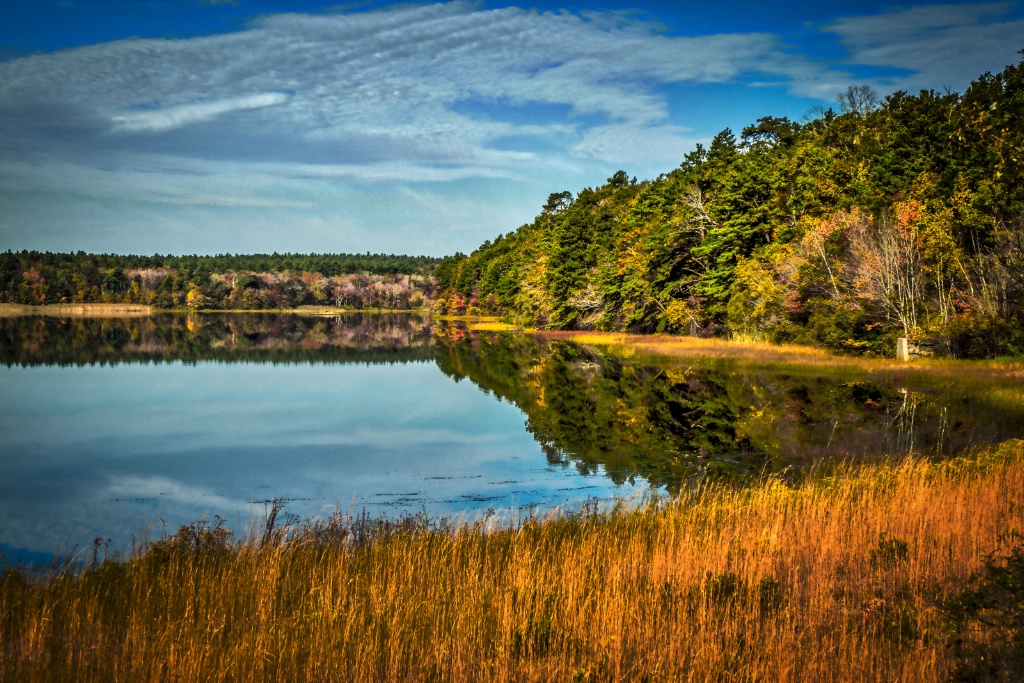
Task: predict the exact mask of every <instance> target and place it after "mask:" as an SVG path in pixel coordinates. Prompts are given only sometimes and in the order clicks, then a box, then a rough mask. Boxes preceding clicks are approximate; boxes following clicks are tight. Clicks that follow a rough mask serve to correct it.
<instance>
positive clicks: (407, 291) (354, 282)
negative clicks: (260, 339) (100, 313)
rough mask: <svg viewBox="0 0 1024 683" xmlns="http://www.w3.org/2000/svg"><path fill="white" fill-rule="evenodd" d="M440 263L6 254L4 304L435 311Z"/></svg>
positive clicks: (1, 267) (0, 276)
mask: <svg viewBox="0 0 1024 683" xmlns="http://www.w3.org/2000/svg"><path fill="white" fill-rule="evenodd" d="M439 261H440V259H438V258H436V257H430V256H396V255H394V254H369V253H367V254H277V253H274V254H248V255H241V254H236V255H230V254H220V255H215V256H198V255H191V256H161V255H159V254H156V255H153V256H133V255H117V254H87V253H85V252H82V251H79V252H76V253H51V252H38V251H21V252H13V251H7V252H4V253H2V254H0V302H7V303H19V304H28V305H35V304H59V303H125V304H147V305H151V306H156V307H161V308H191V309H204V308H216V309H246V310H260V309H282V308H295V307H296V306H303V305H335V306H341V307H344V308H355V309H362V308H390V309H409V308H419V307H423V306H429V305H431V303H432V300H431V296H432V294H433V291H434V280H433V277H432V275H431V273H432V271H433V269H434V267H435V265H436V264H437V263H438V262H439Z"/></svg>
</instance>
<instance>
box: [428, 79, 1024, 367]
mask: <svg viewBox="0 0 1024 683" xmlns="http://www.w3.org/2000/svg"><path fill="white" fill-rule="evenodd" d="M840 104H841V111H839V112H836V111H834V110H832V109H829V110H827V111H820V112H818V114H817V116H816V118H813V120H809V121H807V122H806V123H802V124H801V123H798V122H794V121H790V120H789V119H788V118H786V117H782V118H776V117H771V116H766V117H763V118H761V119H759V120H758V121H757V122H756V123H755V124H753V125H750V126H748V127H746V128H744V129H743V130H742V131H741V132H740V135H739V137H737V136H736V135H734V134H733V132H732V131H730V130H729V129H725V130H723V131H722V132H721V133H719V134H718V135H717V136H715V138H714V140H713V141H712V142H711V144H710V146H709V147H708V148H707V149H705V148H704V147H703V146H702V145H697V147H696V149H694V150H693V151H692V152H691V153H689V154H687V155H686V156H685V159H684V160H683V162H682V164H681V165H680V167H679V168H677V169H675V170H673V171H672V172H670V173H667V174H663V175H661V176H659V177H658V178H657V179H655V180H653V181H644V182H637V181H636V179H635V178H630V177H629V176H628V175H627V174H626V173H625V172H622V171H619V172H618V173H616V174H615V175H614V176H612V177H611V178H609V179H608V182H607V183H606V184H605V185H603V186H601V187H598V188H596V189H591V188H586V189H584V190H583V191H581V192H579V193H578V194H576V195H575V196H574V195H573V194H572V193H571V192H560V193H554V194H552V195H551V196H550V197H549V199H548V202H547V204H546V205H545V206H544V207H543V210H542V211H541V213H540V214H539V215H538V216H537V218H536V219H535V220H534V221H533V222H532V223H530V224H528V225H524V226H522V227H520V228H519V229H518V230H516V231H514V232H511V233H509V234H507V235H501V236H498V238H497V239H495V240H494V241H493V242H491V241H488V242H485V243H484V244H482V245H481V246H480V247H479V248H478V249H477V250H476V251H474V252H473V253H472V254H470V255H469V256H465V255H464V254H456V255H455V256H453V257H450V258H448V259H446V260H445V261H444V262H442V263H440V264H439V265H438V266H437V268H436V270H435V275H436V277H437V279H438V285H439V287H440V290H441V291H440V292H439V295H438V297H437V299H436V300H435V307H436V308H438V309H439V310H444V311H446V312H462V311H468V312H471V313H472V312H480V313H495V314H500V315H503V316H505V317H507V318H509V319H511V320H515V321H517V322H521V323H524V324H527V325H533V326H541V327H550V328H563V329H573V328H575V329H588V328H596V329H606V330H631V331H642V332H655V331H667V332H683V333H689V334H701V335H715V334H718V335H721V334H727V335H733V336H740V337H756V338H765V339H769V340H773V341H780V342H785V341H788V342H800V343H811V344H818V345H824V346H827V347H830V348H833V349H837V350H842V351H847V352H850V351H853V352H865V351H866V352H875V353H882V354H887V355H888V354H891V353H892V350H893V348H894V341H895V338H896V337H897V336H908V337H912V338H913V337H924V338H931V340H932V342H933V343H934V344H935V345H936V346H937V347H938V348H939V350H940V351H945V352H947V353H951V354H953V355H958V356H991V355H997V354H1005V353H1010V354H1021V353H1024V63H1022V64H1021V65H1017V66H1009V67H1007V68H1006V69H1005V70H1004V71H1003V72H1002V73H999V74H995V75H992V74H985V75H983V76H981V77H979V78H978V79H977V80H975V81H974V82H973V83H972V84H971V85H970V87H969V88H968V89H967V91H966V92H965V93H964V94H963V95H960V94H957V93H953V92H942V93H938V92H935V91H921V92H920V93H919V94H917V95H910V94H908V93H906V92H897V93H894V94H892V95H890V96H888V97H886V98H885V99H884V100H880V99H879V98H878V97H876V95H875V94H874V93H873V92H872V91H871V90H870V88H868V87H866V86H859V87H852V88H850V89H848V90H847V92H846V93H844V94H843V95H842V96H841V97H840Z"/></svg>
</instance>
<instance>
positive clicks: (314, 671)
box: [0, 441, 1024, 683]
mask: <svg viewBox="0 0 1024 683" xmlns="http://www.w3.org/2000/svg"><path fill="white" fill-rule="evenodd" d="M1022 502H1024V442H1021V441H1015V442H1007V443H1006V444H1003V446H1001V447H1000V448H998V449H996V450H994V451H991V452H987V453H981V454H977V455H975V456H971V457H968V458H961V459H958V460H952V461H948V462H944V463H935V462H926V461H921V460H912V461H906V462H903V463H899V464H889V465H871V466H864V467H856V468H854V467H839V468H836V469H833V470H829V471H825V470H819V471H818V472H816V473H814V474H812V475H811V476H809V477H807V478H805V479H804V480H803V481H802V482H801V483H786V482H784V481H783V480H780V479H776V478H767V479H764V480H763V481H761V482H759V483H757V484H754V485H751V486H747V487H737V486H734V485H726V484H724V483H723V484H716V483H703V484H700V485H695V487H693V488H692V489H690V490H686V491H685V492H684V493H683V494H682V495H681V496H680V497H679V498H677V499H674V500H672V501H667V502H665V501H663V502H661V503H658V504H642V503H638V504H636V505H633V506H629V505H620V506H618V507H617V508H616V509H613V510H610V511H604V512H593V513H590V514H577V515H574V516H573V515H568V516H557V515H552V516H550V517H547V518H543V519H534V520H532V521H527V522H525V523H522V524H520V525H518V526H514V527H513V526H510V525H509V524H506V523H502V522H501V521H500V518H494V517H492V518H489V519H483V520H477V521H476V522H472V523H462V524H454V525H449V527H448V528H438V526H437V525H434V526H433V527H431V526H430V525H426V524H418V523H411V522H410V523H406V524H396V525H392V526H390V527H388V528H384V527H380V526H377V527H374V525H372V524H362V525H360V524H358V523H353V522H352V521H351V520H349V521H345V520H344V519H343V518H340V517H339V518H335V519H334V520H332V521H330V522H321V523H318V524H312V523H307V524H305V525H300V526H297V527H296V526H293V527H284V528H281V527H279V528H276V529H273V530H272V531H271V532H270V533H265V532H263V531H260V530H259V529H256V530H255V532H252V533H249V534H248V538H247V539H244V540H240V541H235V540H232V539H230V538H227V537H225V536H224V535H223V534H220V533H219V532H216V531H211V530H209V529H208V528H207V529H206V530H202V529H200V528H199V527H192V528H186V529H183V530H182V531H181V532H179V534H178V535H176V536H174V537H170V538H167V539H164V540H162V541H160V542H158V543H157V544H156V545H155V546H153V547H151V548H150V549H149V550H148V551H146V552H144V553H139V554H138V555H137V556H136V557H133V558H131V559H128V560H126V561H124V562H116V561H108V562H103V563H100V564H99V565H98V566H96V567H95V568H93V569H90V570H88V571H85V572H84V573H79V574H75V573H74V572H70V571H65V572H64V573H58V574H57V575H53V576H50V577H49V578H48V579H46V580H43V579H40V578H36V579H30V580H26V579H25V578H24V577H22V576H21V575H20V574H17V573H13V572H7V574H5V577H4V579H3V580H2V583H0V586H2V590H0V679H2V680H4V681H64V680H68V681H70V680H75V681H405V680H410V681H611V680H616V681H769V682H771V683H782V682H785V681H794V682H795V681H822V682H829V681H835V682H838V681H850V682H858V683H859V682H863V681H886V682H891V681H941V680H944V679H945V678H946V676H947V675H948V673H949V669H950V665H951V656H952V655H951V651H950V648H949V647H948V643H949V632H948V630H947V629H945V628H944V627H943V624H944V622H945V621H946V619H945V617H944V613H943V611H942V609H941V605H942V604H943V601H944V600H945V599H946V598H947V597H948V596H950V595H953V594H955V593H956V592H957V591H960V590H962V588H963V586H964V585H965V582H966V581H967V579H968V577H970V575H971V574H972V573H973V572H975V571H977V570H978V569H979V568H980V567H981V566H982V565H983V563H984V561H985V559H986V557H987V556H988V555H989V554H990V553H993V552H994V551H997V550H999V549H1000V548H1003V547H1005V546H1006V544H1007V543H1009V542H1011V541H1012V540H1013V539H1014V538H1019V534H1020V532H1021V531H1022V530H1024V505H1022ZM496 519H497V520H498V521H496ZM441 526H442V527H443V526H444V525H441ZM981 637H982V638H984V634H982V635H981Z"/></svg>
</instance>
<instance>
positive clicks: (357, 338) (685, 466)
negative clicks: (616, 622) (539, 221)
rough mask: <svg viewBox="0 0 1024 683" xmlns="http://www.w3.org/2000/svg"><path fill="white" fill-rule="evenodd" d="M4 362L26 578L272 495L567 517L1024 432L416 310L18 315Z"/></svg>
mask: <svg viewBox="0 0 1024 683" xmlns="http://www.w3.org/2000/svg"><path fill="white" fill-rule="evenodd" d="M0 363H2V364H3V365H4V366H5V367H2V368H0V434H2V435H3V440H2V443H0V470H2V471H3V473H4V476H3V477H2V478H0V544H2V548H3V551H4V552H5V553H6V554H7V555H8V557H10V558H20V559H32V558H35V559H41V558H43V557H45V556H47V555H50V554H52V553H53V552H55V551H61V550H67V549H70V548H73V547H75V546H78V547H80V548H81V547H85V546H88V544H89V543H90V542H91V541H92V539H93V538H95V537H101V538H103V539H107V538H110V539H112V545H113V546H114V547H125V546H127V545H129V543H130V540H131V538H132V536H133V535H135V536H139V535H142V534H144V533H145V530H146V529H147V528H150V529H151V531H150V532H149V534H150V536H151V537H153V536H157V537H158V536H160V535H161V534H162V533H163V531H164V529H167V530H168V531H173V530H175V529H176V528H177V526H178V525H180V524H184V523H188V522H191V521H194V520H196V519H199V518H202V517H205V518H207V519H212V518H213V516H214V515H219V516H221V517H223V518H225V519H226V520H227V524H228V526H229V527H231V528H233V529H244V528H245V527H246V525H247V524H248V522H249V521H250V520H251V519H253V518H254V517H257V516H261V515H263V514H264V513H265V510H266V505H267V501H269V500H271V499H274V498H278V499H283V500H284V501H286V508H285V510H286V512H288V513H290V514H293V515H298V516H300V517H308V516H314V515H318V514H325V513H327V512H330V511H333V510H335V509H336V508H340V509H341V510H343V511H345V510H354V511H360V510H363V509H365V510H366V511H368V512H369V513H371V514H379V513H386V514H397V513H399V512H402V511H409V512H418V511H421V510H426V511H427V512H430V513H436V514H459V513H467V514H473V513H474V512H478V511H482V510H484V509H486V508H509V507H531V506H537V507H541V508H544V509H547V508H551V507H554V506H556V505H562V504H570V505H571V504H578V503H580V502H582V501H584V500H586V499H588V498H609V497H612V496H630V495H634V494H638V493H639V492H642V491H644V490H646V489H648V488H650V487H652V486H653V487H656V488H658V489H660V490H663V491H673V490H676V489H677V488H678V487H679V486H680V485H682V484H683V483H684V482H685V481H687V479H688V478H690V477H693V476H695V475H699V474H703V473H707V472H715V473H721V474H724V475H727V476H728V475H734V474H744V473H751V472H753V473H756V472H759V471H763V470H769V471H776V470H782V469H784V468H787V467H803V466H806V465H808V464H810V463H813V462H815V461H818V460H820V459H822V458H835V457H840V458H849V459H873V458H877V457H880V456H882V455H883V454H884V455H902V454H906V453H908V452H910V451H915V452H918V453H924V454H927V455H932V456H937V457H942V456H946V455H950V454H955V453H959V452H963V451H965V450H968V449H970V448H972V447H975V446H981V445H988V444H991V443H998V442H1000V441H1003V440H1005V439H1007V438H1012V437H1020V436H1021V435H1024V409H1022V407H1021V406H1020V404H1019V401H1014V400H1012V398H1011V399H1009V400H1008V399H1007V398H1006V397H1005V396H1004V394H1002V393H1000V392H999V391H993V390H991V388H990V387H979V388H977V389H973V390H972V389H970V388H969V387H963V386H960V387H956V388H955V389H951V388H947V387H943V386H941V385H928V384H920V385H918V386H909V387H908V386H906V385H904V384H901V383H900V382H897V381H886V380H885V378H865V377H856V376H834V377H827V378H824V377H818V376H815V375H814V374H812V373H806V374H801V373H797V374H793V373H789V374H779V373H772V372H769V371H762V372H744V373H741V372H739V371H736V370H735V369H732V368H730V367H729V366H727V365H721V364H720V365H712V366H708V367H703V368H683V367H679V366H661V367H659V366H658V365H651V364H646V365H645V364H639V363H635V362H630V361H627V360H623V359H622V358H620V357H617V356H615V355H607V354H603V353H602V352H600V351H599V350H597V349H594V348H590V347H586V346H577V345H573V344H568V343H565V342H544V341H538V340H537V339H536V338H534V337H530V336H525V335H514V334H496V333H480V334H476V333H470V332H467V331H466V330H465V329H464V328H461V327H459V326H454V325H450V326H436V327H431V325H430V324H429V323H428V322H427V321H426V320H424V319H422V318H418V317H415V316H409V315H405V316H401V315H398V316H359V315H354V316H345V317H343V318H333V319H331V318H329V319H323V318H303V317H298V316H278V315H246V314H239V315H206V316H191V317H189V316H175V315H165V316H154V317H151V318H141V319H140V318H135V319H111V320H100V319H68V320H60V319H56V318H37V317H26V318H6V319H0ZM918 381H922V380H918Z"/></svg>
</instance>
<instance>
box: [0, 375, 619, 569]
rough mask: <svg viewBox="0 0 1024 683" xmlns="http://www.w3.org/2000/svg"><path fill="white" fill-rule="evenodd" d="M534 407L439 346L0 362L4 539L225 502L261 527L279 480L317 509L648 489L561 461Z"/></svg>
mask: <svg viewBox="0 0 1024 683" xmlns="http://www.w3.org/2000/svg"><path fill="white" fill-rule="evenodd" d="M524 422H525V416H524V415H523V413H522V412H520V411H519V409H517V408H516V407H515V406H513V405H511V404H509V403H506V402H502V401H496V400H494V398H493V397H491V396H487V395H485V394H484V393H483V392H482V391H481V390H480V389H478V388H477V387H476V386H475V385H474V384H472V383H471V382H468V381H464V382H458V383H456V382H453V381H451V380H450V379H449V378H447V377H445V376H444V375H443V374H442V373H441V372H440V371H439V370H438V369H437V367H436V366H435V365H434V364H433V363H410V364H396V365H356V364H345V365H341V364H336V365H269V364H265V365H263V364H246V363H233V364H216V363H199V364H198V365H195V366H191V365H182V364H178V363H173V364H161V365H127V364H126V365H118V366H114V367H74V368H60V367H53V366H49V367H35V368H17V367H16V368H7V369H0V434H3V440H2V443H0V470H2V471H3V473H4V475H3V477H2V479H0V544H3V546H4V547H5V549H6V550H8V551H9V549H11V548H27V549H32V550H36V551H45V552H51V551H54V550H56V549H57V548H58V546H64V547H66V546H70V545H74V544H79V545H82V544H87V543H89V542H90V541H91V540H92V538H94V537H96V536H102V537H103V538H108V537H109V538H113V539H114V541H115V544H127V542H128V541H129V540H130V538H131V535H132V534H138V533H139V532H140V531H141V530H143V529H144V528H145V527H146V526H148V525H149V524H152V523H154V522H155V523H156V525H157V526H156V527H155V533H156V534H157V535H159V534H160V533H161V531H162V525H161V523H160V522H159V521H158V518H159V519H162V520H164V521H165V522H166V525H167V529H168V530H173V529H176V528H177V526H178V525H180V524H183V523H187V522H190V521H194V520H196V519H198V518H200V517H203V516H207V517H212V516H213V515H214V514H219V515H220V516H222V517H225V518H226V519H227V521H228V525H229V526H230V527H232V528H233V529H244V528H245V527H246V525H247V524H248V522H249V520H250V519H251V518H252V516H253V515H254V514H257V515H262V514H263V512H264V508H265V506H264V505H263V504H261V503H260V502H259V501H264V500H267V499H269V498H273V497H279V498H286V499H288V500H289V503H288V505H287V507H286V511H287V512H289V513H292V514H297V515H299V516H310V515H316V514H320V513H322V512H323V511H325V510H331V509H334V506H335V505H338V506H339V507H340V508H341V509H342V510H346V511H347V510H349V509H350V508H351V507H352V506H353V504H354V506H355V510H356V511H358V510H360V509H362V508H363V507H365V508H366V509H367V510H368V511H369V512H370V513H371V514H377V513H382V512H386V513H388V514H397V513H398V512H400V511H402V510H408V511H413V512H415V511H419V510H421V509H423V508H426V509H427V510H428V511H429V512H431V513H439V514H455V513H459V512H463V511H470V512H472V511H474V510H480V509H486V508H488V507H495V508H505V507H509V506H512V505H515V506H517V507H518V506H526V505H532V504H540V505H542V506H545V507H550V506H554V505H557V504H560V503H563V502H566V501H578V500H582V499H585V498H586V497H588V496H599V497H605V496H608V495H610V494H612V493H616V494H620V495H629V494H630V493H632V490H631V489H629V488H628V487H620V488H615V487H614V486H613V485H612V484H611V482H610V481H609V480H607V479H605V478H604V477H581V476H580V475H579V474H577V473H576V471H575V470H574V469H572V468H563V467H561V466H552V465H549V464H548V463H547V460H546V459H545V457H544V455H543V453H542V451H541V449H540V447H539V446H538V444H537V443H536V442H535V441H534V439H533V438H532V436H531V435H530V434H529V433H528V432H527V431H526V430H525V428H524ZM254 501H255V503H254ZM9 554H15V553H9Z"/></svg>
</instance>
